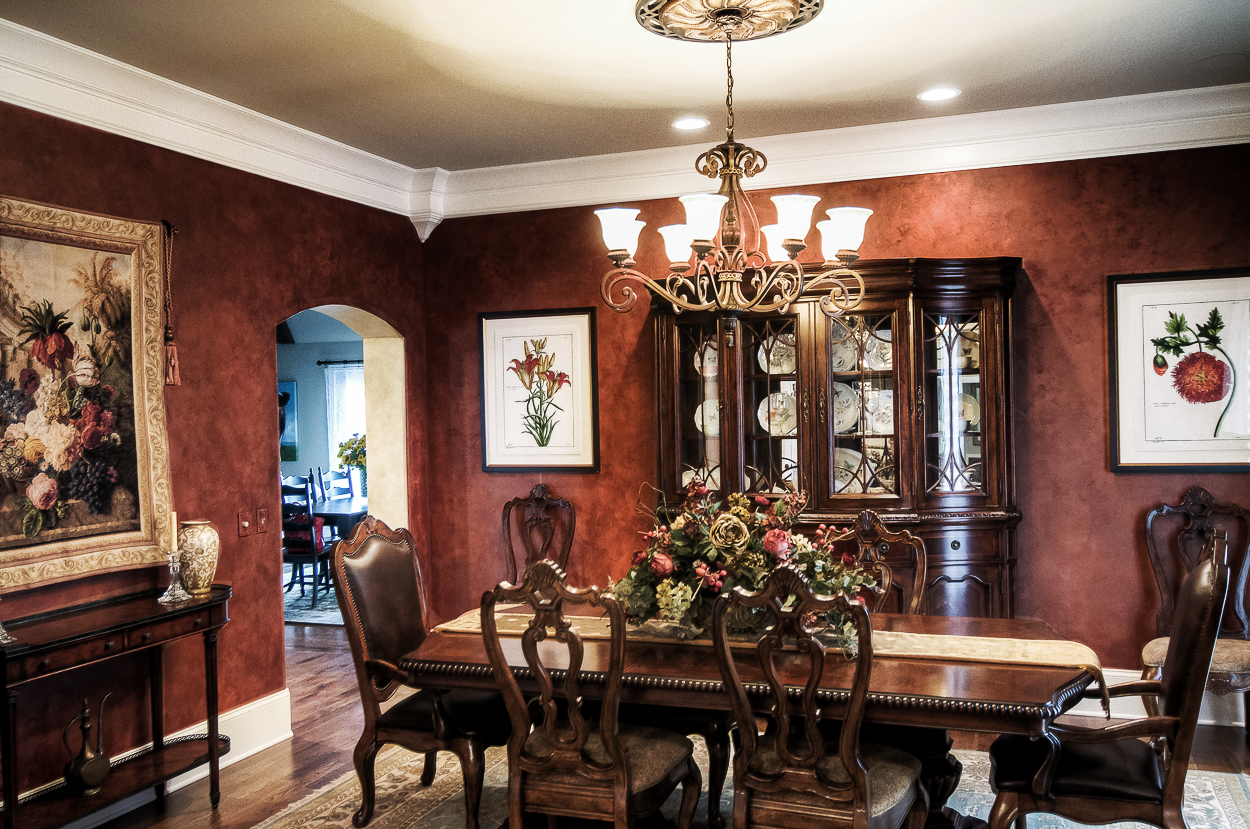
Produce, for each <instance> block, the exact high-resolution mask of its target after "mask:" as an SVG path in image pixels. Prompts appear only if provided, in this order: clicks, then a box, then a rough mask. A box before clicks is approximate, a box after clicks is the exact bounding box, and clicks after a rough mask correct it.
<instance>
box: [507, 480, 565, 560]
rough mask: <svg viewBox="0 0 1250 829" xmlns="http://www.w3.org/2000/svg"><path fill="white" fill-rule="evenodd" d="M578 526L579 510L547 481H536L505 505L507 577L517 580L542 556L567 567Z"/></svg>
mask: <svg viewBox="0 0 1250 829" xmlns="http://www.w3.org/2000/svg"><path fill="white" fill-rule="evenodd" d="M576 530H577V511H576V510H575V509H574V508H573V505H572V504H571V503H569V502H568V501H566V500H564V499H563V498H557V497H556V496H555V494H554V493H552V492H551V490H549V489H548V488H547V485H546V484H534V488H533V489H531V490H530V494H529V495H526V496H524V497H521V498H513V499H512V500H511V501H509V502H508V503H506V504H504V505H503V546H504V552H505V553H506V554H507V562H506V566H507V575H506V576H505V578H506V580H507V581H508V582H510V583H512V584H515V583H516V580H517V574H518V573H524V572H525V568H526V567H528V566H529V565H530V564H532V563H533V562H535V561H537V560H538V559H540V558H548V559H551V560H552V561H554V562H555V563H556V564H557V565H559V567H560V569H561V570H563V569H564V568H566V567H567V566H568V562H569V549H570V548H571V547H572V546H573V535H574V533H575V532H576Z"/></svg>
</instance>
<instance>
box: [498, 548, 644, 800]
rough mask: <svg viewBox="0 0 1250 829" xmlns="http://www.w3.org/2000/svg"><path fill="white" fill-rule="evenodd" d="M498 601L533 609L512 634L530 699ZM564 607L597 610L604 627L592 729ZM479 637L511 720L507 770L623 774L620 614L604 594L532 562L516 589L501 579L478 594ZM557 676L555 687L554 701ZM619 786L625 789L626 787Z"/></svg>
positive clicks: (579, 646) (576, 644)
mask: <svg viewBox="0 0 1250 829" xmlns="http://www.w3.org/2000/svg"><path fill="white" fill-rule="evenodd" d="M501 602H507V603H513V602H516V603H520V604H522V605H524V607H523V608H522V612H523V613H525V614H526V615H528V614H530V613H533V616H532V617H531V618H530V619H529V621H528V623H527V624H526V626H525V630H524V632H523V633H522V634H521V638H520V655H521V658H522V659H523V661H524V664H525V667H527V668H528V669H529V672H530V674H531V676H532V677H533V678H534V679H535V680H536V681H537V684H538V695H537V697H536V698H535V699H533V701H532V703H531V702H527V700H526V698H525V696H523V695H522V693H521V688H520V686H519V685H518V683H517V679H516V677H515V676H514V675H513V672H512V666H511V664H510V663H509V659H508V655H507V654H505V652H504V647H503V642H502V640H501V639H500V636H499V630H498V625H497V619H496V616H495V608H496V606H497V605H498V604H499V603H501ZM570 605H584V606H587V607H592V608H599V609H601V611H602V613H603V614H604V615H605V616H606V617H607V619H608V623H609V624H610V625H611V630H612V635H611V644H610V648H609V655H608V659H607V663H606V664H596V665H595V666H594V670H595V671H596V673H597V672H599V671H603V672H604V673H605V674H606V677H605V680H604V683H603V688H604V696H603V704H602V706H601V707H600V708H598V710H597V713H598V729H597V731H595V730H594V725H593V720H592V717H591V716H590V714H591V712H590V711H589V710H588V709H587V708H586V701H585V700H583V697H582V692H581V688H582V658H583V655H584V652H585V649H584V647H583V643H582V638H581V636H579V635H578V633H577V631H576V630H574V629H573V627H572V625H571V624H570V622H569V620H568V619H566V618H565V615H564V609H565V607H566V606H570ZM595 615H599V614H595ZM482 639H483V641H484V642H485V645H486V652H487V654H488V655H489V656H490V664H491V668H492V669H493V671H494V674H495V681H496V683H498V685H499V689H500V691H501V692H502V694H503V698H504V703H505V704H506V705H507V708H508V714H509V717H510V718H511V720H512V737H511V738H510V739H509V741H508V762H509V766H510V767H512V768H519V769H521V770H523V771H525V772H530V773H537V774H545V773H549V772H555V771H574V772H576V773H577V774H579V775H581V776H583V777H588V778H591V779H596V780H618V781H619V780H621V779H622V777H623V776H625V775H627V774H628V766H627V765H626V763H625V753H624V750H623V748H622V747H621V744H620V742H619V741H618V740H617V711H618V705H619V702H620V690H621V674H622V672H623V670H624V659H625V612H624V610H623V609H622V608H621V605H620V603H618V602H617V601H616V599H614V598H613V597H612V595H611V594H610V593H608V592H606V591H601V590H600V589H599V588H597V587H589V588H586V589H577V588H573V587H569V586H568V583H567V579H566V577H565V574H564V571H563V570H561V569H560V567H559V566H558V565H557V564H556V563H555V562H554V561H549V560H547V559H539V560H537V561H535V562H533V563H532V564H530V565H529V567H527V568H526V570H525V575H524V578H523V579H522V580H521V583H520V584H518V585H517V586H515V587H514V586H512V585H511V584H507V583H504V584H500V585H499V586H498V587H496V588H495V589H494V590H489V591H487V592H486V593H485V594H483V596H482ZM557 681H559V682H560V684H561V687H562V694H561V695H560V696H561V697H562V699H560V703H562V704H559V705H558V704H557V694H556V692H555V689H556V684H555V683H556V682H557ZM596 684H598V683H596ZM596 738H597V739H596ZM623 790H624V791H628V787H624V788H623Z"/></svg>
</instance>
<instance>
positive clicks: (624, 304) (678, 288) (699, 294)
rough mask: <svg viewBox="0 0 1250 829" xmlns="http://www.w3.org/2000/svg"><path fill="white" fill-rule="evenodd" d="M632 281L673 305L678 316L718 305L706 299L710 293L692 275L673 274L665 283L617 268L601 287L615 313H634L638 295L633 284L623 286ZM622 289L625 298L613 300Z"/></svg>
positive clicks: (633, 271) (604, 296) (603, 295)
mask: <svg viewBox="0 0 1250 829" xmlns="http://www.w3.org/2000/svg"><path fill="white" fill-rule="evenodd" d="M629 282H636V283H638V284H639V285H641V286H642V287H644V288H646V289H647V290H648V291H650V292H651V293H653V294H655V295H656V296H658V297H660V298H661V299H663V300H665V301H666V302H669V303H671V304H672V306H673V310H674V311H676V312H677V313H681V312H682V311H707V310H710V309H711V308H712V307H714V306H715V305H716V302H715V301H714V300H713V301H707V300H706V291H700V290H699V289H698V288H697V285H696V283H697V279H696V280H692V279H691V278H690V277H688V276H684V277H683V276H681V275H679V274H669V276H668V278H667V279H666V280H664V281H663V282H661V281H659V280H655V279H652V278H651V277H649V276H647V275H646V274H644V273H642V272H641V271H636V270H634V269H632V268H613V269H612V270H610V271H608V272H607V273H606V274H605V275H604V277H603V283H602V285H601V287H600V295H601V296H602V297H603V302H604V304H605V305H607V306H608V307H609V308H611V309H612V310H613V311H617V312H619V313H622V314H624V313H626V312H627V311H629V310H631V309H632V308H633V307H634V304H635V303H636V302H637V301H638V292H637V291H635V290H634V288H633V287H632V286H631V285H629V284H622V283H629ZM618 290H619V293H620V295H621V299H620V300H619V301H617V300H614V299H613V298H612V295H613V293H614V292H617V291H618ZM683 293H687V294H689V295H690V296H691V297H692V299H693V300H694V301H692V300H691V299H686V298H684V297H683V296H682V294H683Z"/></svg>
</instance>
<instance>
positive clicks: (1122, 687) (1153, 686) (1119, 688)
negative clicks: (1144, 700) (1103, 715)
mask: <svg viewBox="0 0 1250 829" xmlns="http://www.w3.org/2000/svg"><path fill="white" fill-rule="evenodd" d="M1162 691H1163V683H1161V682H1159V680H1157V679H1134V680H1131V681H1129V682H1121V683H1118V684H1116V685H1108V686H1107V696H1109V697H1140V696H1146V695H1147V694H1149V695H1152V696H1153V695H1157V694H1159V693H1161V692H1162ZM1081 696H1082V697H1083V698H1085V699H1101V698H1102V688H1101V687H1099V686H1097V685H1091V686H1090V687H1088V688H1086V689H1085V691H1084V692H1083V693H1082V695H1081Z"/></svg>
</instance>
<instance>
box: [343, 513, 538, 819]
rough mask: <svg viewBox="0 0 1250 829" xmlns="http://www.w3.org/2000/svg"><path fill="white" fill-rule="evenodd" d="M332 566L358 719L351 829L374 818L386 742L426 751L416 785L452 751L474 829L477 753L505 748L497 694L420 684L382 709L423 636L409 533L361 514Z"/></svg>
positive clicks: (480, 768) (506, 724)
mask: <svg viewBox="0 0 1250 829" xmlns="http://www.w3.org/2000/svg"><path fill="white" fill-rule="evenodd" d="M331 570H332V571H333V574H334V586H335V594H336V595H337V596H338V603H339V611H340V612H341V613H342V614H343V623H344V629H345V630H346V632H347V641H348V643H349V645H350V646H351V651H352V662H353V663H354V664H355V666H356V684H357V686H358V687H359V689H360V701H361V703H362V704H363V705H364V713H365V725H364V730H363V731H362V732H361V734H360V739H359V740H357V741H356V749H355V751H354V752H353V754H352V760H353V763H354V764H355V766H356V776H357V777H358V778H359V780H360V790H361V804H360V809H358V810H357V811H356V813H355V814H354V815H353V816H352V825H353V826H356V827H363V826H365V825H367V824H368V823H369V821H370V820H371V819H372V817H373V810H374V788H375V786H374V760H375V758H376V757H377V754H378V751H379V750H380V749H381V748H382V746H384V745H386V744H388V743H393V744H396V745H401V746H403V747H404V748H407V749H408V750H409V751H415V752H417V753H420V754H424V755H425V764H424V766H423V768H422V774H421V785H423V786H428V785H430V783H432V782H433V781H434V771H435V759H436V753H437V752H439V751H450V752H452V753H453V754H455V755H456V757H457V758H458V759H459V760H460V769H461V775H462V778H463V783H464V809H465V817H464V823H465V827H466V829H478V806H479V804H480V802H481V796H482V781H483V779H484V774H485V764H484V761H485V755H484V752H485V749H486V748H487V747H488V746H501V745H505V744H506V743H507V741H508V735H509V734H510V733H511V723H510V721H509V719H508V712H507V710H506V709H505V708H504V705H503V700H502V698H501V697H500V696H499V694H498V693H496V692H494V691H477V690H465V689H458V690H443V691H439V690H434V689H428V688H421V689H418V690H417V691H416V693H414V694H412V695H411V696H408V697H405V698H403V699H401V700H400V701H399V702H397V703H395V704H394V705H392V706H390V707H389V708H387V709H386V710H385V711H383V710H382V704H383V703H385V702H387V701H388V700H390V699H391V698H392V697H393V696H394V695H395V692H396V691H397V690H398V689H399V687H400V686H401V685H403V684H404V683H405V682H406V680H407V674H405V673H404V672H403V671H401V670H400V669H399V667H398V664H399V661H400V659H401V658H402V657H403V656H404V654H406V653H408V652H409V651H411V650H414V649H415V648H417V647H419V646H420V645H421V643H422V642H424V641H425V637H426V618H425V614H426V601H425V583H424V581H423V580H422V578H421V564H420V562H419V561H418V559H417V552H416V544H415V543H414V542H413V539H412V535H411V534H410V533H409V532H408V531H407V530H404V529H399V530H392V529H391V528H390V527H388V526H386V524H384V523H382V522H381V521H378V520H377V519H376V518H374V517H373V516H371V515H370V516H366V517H365V519H364V520H363V521H361V522H360V523H359V524H357V525H356V526H355V527H354V528H353V529H352V532H351V534H350V535H349V536H348V537H347V539H346V540H344V541H343V542H341V543H339V544H336V545H335V547H334V563H333V566H332V568H331ZM514 825H516V826H519V825H520V824H514Z"/></svg>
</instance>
